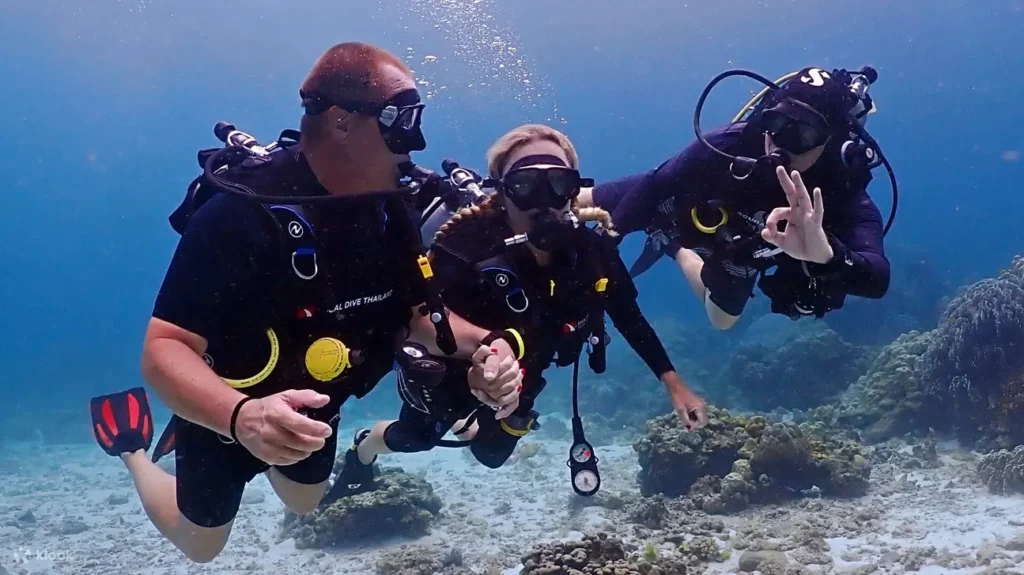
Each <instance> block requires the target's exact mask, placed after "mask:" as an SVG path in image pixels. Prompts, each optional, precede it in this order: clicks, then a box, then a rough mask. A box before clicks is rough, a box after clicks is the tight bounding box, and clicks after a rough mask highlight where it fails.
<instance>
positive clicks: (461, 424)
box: [452, 416, 480, 441]
mask: <svg viewBox="0 0 1024 575" xmlns="http://www.w3.org/2000/svg"><path fill="white" fill-rule="evenodd" d="M467 420H469V416H466V417H463V418H462V419H460V420H458V421H456V422H455V425H453V426H452V434H454V435H455V437H458V438H459V439H460V440H462V441H473V439H475V438H476V434H477V432H479V431H480V423H479V422H477V421H476V420H473V423H472V424H471V425H470V426H469V427H466V421H467Z"/></svg>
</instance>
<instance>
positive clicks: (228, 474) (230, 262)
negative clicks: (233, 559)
mask: <svg viewBox="0 0 1024 575" xmlns="http://www.w3.org/2000/svg"><path fill="white" fill-rule="evenodd" d="M297 149H298V148H297V146H296V147H295V148H290V149H287V150H284V151H282V152H280V153H276V154H274V155H273V159H272V160H271V161H270V162H269V163H267V164H265V165H262V166H259V167H248V168H244V167H239V168H235V169H234V170H233V172H231V173H229V174H228V175H227V176H225V178H226V179H228V180H231V181H234V182H237V183H241V184H243V185H244V186H246V187H248V188H249V189H251V190H252V191H253V192H255V193H257V194H261V195H278V196H280V195H295V196H308V195H323V194H326V193H327V192H326V190H324V188H323V187H321V186H320V184H319V183H318V182H317V180H316V177H315V176H314V174H313V172H312V171H311V170H310V168H309V166H308V164H307V163H306V161H305V158H304V157H303V156H302V155H301V154H300V153H299V152H298V151H297ZM393 201H394V200H387V201H384V200H359V201H355V200H354V201H352V202H344V203H343V205H339V204H338V203H332V204H330V205H321V206H315V207H314V206H311V207H306V208H300V209H299V212H298V213H296V214H295V215H296V216H302V217H296V218H291V219H289V218H287V217H286V218H284V219H282V217H280V216H278V217H274V216H272V213H278V214H282V213H283V214H286V215H287V214H289V213H292V212H290V211H288V209H285V210H284V211H282V210H281V209H271V207H270V206H264V205H263V204H260V203H257V202H254V201H248V200H245V199H242V198H238V197H234V196H230V195H227V194H216V195H214V196H213V197H212V198H210V199H209V200H207V201H206V202H205V203H203V204H202V206H201V207H200V208H199V209H198V210H197V211H196V212H195V213H194V214H193V215H192V216H191V218H190V219H189V220H188V225H187V227H186V228H185V229H184V232H183V234H182V237H181V240H180V242H179V243H178V246H177V249H176V251H175V253H174V257H173V259H172V261H171V263H170V267H169V269H168V271H167V275H166V277H165V278H164V281H163V285H162V286H161V288H160V292H159V295H158V296H157V299H156V303H155V306H154V310H153V317H156V318H159V319H162V320H164V321H167V322H170V323H172V324H175V325H177V326H180V327H182V328H184V329H186V330H188V331H191V332H193V333H196V334H198V335H200V336H202V337H203V338H205V339H206V340H207V341H208V342H209V346H208V350H207V353H206V356H205V359H206V361H207V363H208V364H209V365H210V366H211V367H212V368H213V370H214V371H215V372H216V373H217V374H218V375H219V376H221V377H222V378H225V380H226V381H229V384H231V385H233V386H234V387H237V388H239V391H241V392H242V393H245V394H246V395H249V396H253V397H265V396H268V395H272V394H275V393H278V392H281V391H284V390H287V389H306V388H308V389H315V390H316V391H318V392H321V393H324V394H327V395H329V396H330V398H331V400H330V402H329V403H328V404H327V405H326V406H324V407H323V408H320V409H312V410H309V411H308V412H307V415H309V416H310V417H312V418H314V419H316V420H319V421H323V422H327V423H329V424H330V425H331V426H332V427H333V428H334V429H335V433H334V434H332V435H331V437H330V438H329V439H328V440H327V442H326V445H325V446H324V447H323V448H322V449H320V450H319V451H317V452H315V453H313V454H312V455H310V456H309V457H308V458H307V459H304V460H302V461H300V462H298V463H296V464H294V465H289V466H284V467H279V468H278V469H279V471H280V472H281V473H282V474H283V475H285V476H286V477H288V478H289V479H291V480H293V481H296V482H298V483H303V484H310V485H312V484H317V483H320V482H323V481H326V480H327V478H328V476H329V474H330V472H331V469H332V467H333V464H334V458H335V451H336V445H337V422H338V415H339V409H340V407H341V405H342V403H344V402H345V400H346V399H347V398H349V397H351V396H355V397H362V396H363V395H365V394H366V393H368V392H369V391H370V390H371V389H373V387H374V386H375V385H376V384H377V383H378V382H379V381H380V379H381V378H383V377H384V375H386V374H387V373H388V372H389V371H390V370H391V368H392V366H393V362H394V351H395V349H396V345H397V343H398V340H399V338H404V337H405V335H406V326H407V325H408V322H409V320H410V319H411V313H412V306H414V305H417V304H418V303H420V302H422V301H423V300H424V297H423V294H422V291H421V289H422V279H421V278H419V274H418V272H417V269H416V264H415V259H414V258H413V257H412V256H411V255H410V252H411V248H409V247H407V246H408V245H409V244H408V243H405V241H404V239H403V238H401V237H400V235H401V232H400V231H399V230H398V228H399V226H397V225H392V224H390V223H389V220H390V221H392V222H393V221H394V218H396V217H401V216H400V215H398V214H399V210H400V209H402V208H403V207H402V206H400V205H398V204H392V202H393ZM300 224H302V225H300ZM296 241H301V242H305V244H304V245H305V246H306V247H307V248H308V249H312V250H315V257H316V261H315V263H316V266H315V267H314V266H312V261H310V260H309V257H308V256H309V253H308V251H307V252H303V250H295V251H297V252H303V253H302V254H300V255H299V256H298V259H296V256H295V255H293V254H294V253H295V252H293V251H292V249H293V247H294V244H293V243H290V242H296ZM303 254H304V256H305V260H303ZM300 273H301V275H302V276H304V277H300ZM311 275H312V276H313V277H311V278H310V277H309V276H311ZM268 330H269V331H268ZM323 337H329V338H334V339H336V340H338V341H340V342H343V343H344V345H345V346H347V347H348V348H349V349H350V350H352V353H351V354H350V360H351V363H352V366H351V367H349V368H347V369H345V370H344V371H343V372H342V373H340V375H337V376H336V377H334V378H333V379H330V378H325V377H324V376H323V375H322V374H321V375H320V377H321V379H320V380H318V379H315V378H314V377H313V376H312V375H311V374H310V372H309V371H308V370H307V367H306V365H307V364H306V360H305V358H306V352H307V350H308V349H310V346H311V344H312V343H313V342H315V341H317V340H319V339H320V338H323ZM275 344H276V345H275ZM275 348H276V350H277V354H276V356H275V354H274V352H273V350H274V349H275ZM328 348H330V346H328ZM275 362H276V363H275ZM267 368H270V369H269V371H267ZM324 379H328V380H327V381H324ZM232 382H233V383H232ZM175 419H176V421H177V426H176V429H175V464H176V480H177V500H178V508H179V509H180V510H181V513H182V514H183V515H184V516H185V517H186V518H187V519H188V520H189V521H191V522H193V523H195V524H197V525H200V526H203V527H216V526H220V525H224V524H225V523H227V522H228V521H230V520H231V519H232V518H234V516H235V514H236V512H237V511H238V506H239V502H240V501H241V497H242V492H243V490H244V488H245V485H246V483H247V482H248V481H250V480H251V479H252V478H253V477H255V476H256V475H257V474H259V473H262V472H264V471H266V470H267V469H268V468H269V466H268V465H267V464H265V463H263V462H262V461H260V460H259V459H257V458H256V457H255V456H253V455H252V454H251V453H250V452H249V451H248V450H247V449H246V448H245V447H243V446H241V445H239V444H236V443H233V442H232V441H231V440H230V439H229V438H225V437H222V436H221V435H219V434H218V433H216V432H214V431H211V430H209V429H207V428H205V427H201V426H199V425H197V424H194V423H190V422H187V421H185V420H182V419H180V418H175Z"/></svg>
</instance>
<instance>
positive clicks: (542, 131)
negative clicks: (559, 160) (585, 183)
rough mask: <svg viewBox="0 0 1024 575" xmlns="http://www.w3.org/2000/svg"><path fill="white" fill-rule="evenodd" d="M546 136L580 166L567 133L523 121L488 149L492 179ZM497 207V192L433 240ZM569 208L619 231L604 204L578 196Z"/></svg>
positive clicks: (571, 164) (458, 215)
mask: <svg viewBox="0 0 1024 575" xmlns="http://www.w3.org/2000/svg"><path fill="white" fill-rule="evenodd" d="M544 140H546V141H548V142H552V143H553V144H556V145H557V146H558V147H559V148H561V149H562V151H563V152H565V157H566V159H567V160H568V161H569V167H570V168H572V169H574V170H577V169H579V165H580V157H579V154H577V153H576V147H575V146H573V145H572V142H571V141H570V140H569V138H568V136H566V135H565V134H563V133H562V132H559V131H558V130H556V129H554V128H552V127H550V126H545V125H544V124H524V125H522V126H519V127H518V128H515V129H513V130H511V131H509V132H507V133H506V134H505V135H504V136H502V137H500V138H498V141H496V142H494V144H493V145H491V147H490V149H488V150H487V173H488V174H489V176H490V177H491V178H493V179H499V178H501V177H502V176H503V175H504V172H505V168H506V166H505V164H506V163H507V162H508V159H509V158H510V157H511V156H512V153H513V152H515V151H516V150H518V149H519V148H521V147H523V146H525V145H527V144H531V143H533V142H538V141H544ZM498 208H499V206H498V200H497V196H496V195H492V196H490V197H488V198H487V199H486V200H484V201H483V202H481V203H480V205H477V206H470V207H468V208H463V209H461V210H459V211H458V212H457V213H456V214H455V215H453V216H452V217H451V219H450V220H448V221H447V222H446V223H445V224H444V225H443V226H441V228H440V229H438V230H437V233H436V234H434V241H437V240H439V239H441V238H442V237H444V236H445V234H447V233H449V232H450V231H451V230H452V227H453V226H455V225H456V224H458V223H459V222H462V221H466V220H469V219H473V218H480V217H493V216H494V215H496V214H498V211H499V210H498ZM569 209H571V210H572V211H573V213H574V214H576V217H577V218H579V220H580V221H581V222H598V223H600V224H601V226H602V227H603V228H604V229H605V232H606V233H607V234H608V235H610V236H612V237H614V236H617V235H618V234H617V233H616V232H615V230H614V229H613V227H614V226H613V224H612V216H611V214H609V213H608V212H607V211H605V210H602V209H601V208H579V207H577V205H576V200H573V202H572V205H571V206H570V207H569Z"/></svg>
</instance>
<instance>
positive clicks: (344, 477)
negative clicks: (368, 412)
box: [323, 429, 377, 505]
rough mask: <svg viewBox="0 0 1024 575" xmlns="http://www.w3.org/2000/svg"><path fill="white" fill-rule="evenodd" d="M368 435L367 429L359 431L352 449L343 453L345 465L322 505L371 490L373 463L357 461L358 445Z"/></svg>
mask: <svg viewBox="0 0 1024 575" xmlns="http://www.w3.org/2000/svg"><path fill="white" fill-rule="evenodd" d="M369 435H370V430H369V429H360V430H359V431H357V432H356V434H355V437H353V438H352V447H350V448H348V450H347V451H346V452H345V464H344V466H343V467H342V468H341V471H340V472H339V473H338V477H337V479H335V480H334V484H333V485H332V486H331V490H330V491H328V492H327V495H325V496H324V499H323V505H330V504H331V503H333V502H335V501H337V500H338V499H341V498H344V497H349V496H351V495H358V494H359V493H363V492H365V491H369V490H370V489H372V488H373V463H374V461H376V460H377V457H376V456H374V458H373V460H371V461H370V463H363V462H362V461H360V460H359V444H360V443H362V442H363V440H364V439H366V438H367V436H369Z"/></svg>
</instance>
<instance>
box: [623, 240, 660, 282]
mask: <svg viewBox="0 0 1024 575" xmlns="http://www.w3.org/2000/svg"><path fill="white" fill-rule="evenodd" d="M661 256H662V248H661V242H659V241H658V240H657V239H655V238H654V237H653V236H647V241H646V242H644V250H643V251H642V252H640V256H639V257H637V258H636V261H635V262H633V266H632V267H631V268H629V277H631V278H636V277H637V276H639V275H640V274H642V273H644V272H645V271H647V270H649V269H651V267H652V266H653V265H654V264H655V263H657V262H658V260H659V259H661Z"/></svg>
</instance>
